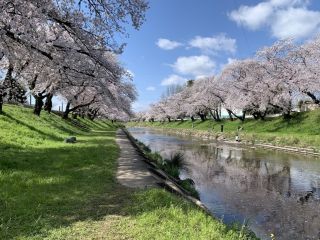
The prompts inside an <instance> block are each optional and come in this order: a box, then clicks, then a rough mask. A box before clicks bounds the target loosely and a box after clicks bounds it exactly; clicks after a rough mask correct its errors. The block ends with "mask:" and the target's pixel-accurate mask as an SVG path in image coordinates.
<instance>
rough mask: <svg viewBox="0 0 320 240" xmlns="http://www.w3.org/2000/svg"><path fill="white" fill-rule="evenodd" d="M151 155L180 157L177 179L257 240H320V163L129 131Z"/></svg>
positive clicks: (303, 157)
mask: <svg viewBox="0 0 320 240" xmlns="http://www.w3.org/2000/svg"><path fill="white" fill-rule="evenodd" d="M128 130H129V132H130V133H131V134H132V136H133V137H135V138H136V139H138V140H139V141H141V142H143V143H144V144H145V145H148V146H149V147H150V149H151V150H152V151H157V152H159V153H160V154H161V155H162V156H163V157H165V158H170V156H171V155H172V154H174V153H177V152H181V153H183V155H184V161H185V168H184V169H182V170H181V176H180V177H181V178H182V179H184V178H191V179H193V181H194V182H195V187H196V189H197V191H198V193H199V196H200V200H201V201H202V202H203V203H204V204H205V205H206V206H207V207H208V208H209V209H210V211H211V212H212V213H213V214H214V215H215V216H216V217H217V218H219V219H221V220H222V221H223V222H225V223H227V224H230V223H233V222H239V223H240V224H242V223H243V222H244V221H248V225H249V228H250V229H251V230H252V231H254V232H255V233H256V235H257V236H258V237H260V238H261V239H270V234H271V233H272V234H274V235H275V236H276V239H277V240H278V239H279V240H280V239H285V240H287V239H290V240H293V239H320V159H319V158H317V157H314V156H306V155H299V154H293V153H285V152H281V151H275V150H264V149H258V148H250V147H243V146H240V145H228V144H225V143H217V142H213V141H202V140H199V139H192V138H191V137H185V136H179V135H173V134H169V133H167V132H165V131H161V130H154V129H149V128H129V129H128Z"/></svg>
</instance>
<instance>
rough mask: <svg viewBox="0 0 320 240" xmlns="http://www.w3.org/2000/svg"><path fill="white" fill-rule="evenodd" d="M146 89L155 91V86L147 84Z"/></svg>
mask: <svg viewBox="0 0 320 240" xmlns="http://www.w3.org/2000/svg"><path fill="white" fill-rule="evenodd" d="M146 90H147V91H151V92H152V91H155V90H156V88H155V87H154V86H149V87H147V88H146Z"/></svg>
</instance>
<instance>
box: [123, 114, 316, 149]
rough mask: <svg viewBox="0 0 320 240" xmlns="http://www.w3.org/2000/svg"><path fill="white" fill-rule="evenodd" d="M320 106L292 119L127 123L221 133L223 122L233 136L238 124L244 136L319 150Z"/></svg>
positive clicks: (249, 138)
mask: <svg viewBox="0 0 320 240" xmlns="http://www.w3.org/2000/svg"><path fill="white" fill-rule="evenodd" d="M319 122H320V109H319V110H315V111H310V112H303V113H294V114H293V116H292V118H291V119H290V120H284V119H283V117H276V118H267V119H266V120H264V121H262V120H254V119H246V120H245V121H244V122H241V121H239V120H234V121H230V120H223V121H221V122H215V121H213V120H206V121H201V120H196V121H195V122H194V123H193V126H194V128H192V121H191V120H185V121H172V122H170V123H169V122H165V123H160V122H154V123H152V122H140V123H136V122H131V123H129V124H128V126H144V127H157V128H169V129H193V130H194V131H206V132H210V133H213V134H220V131H221V125H223V128H224V135H225V136H226V137H227V138H231V139H234V138H235V136H236V134H237V129H238V127H242V130H241V131H240V136H241V137H242V138H243V139H246V140H250V141H256V140H263V141H265V142H268V143H273V144H277V145H290V146H298V147H312V148H314V149H316V150H317V151H320V124H319Z"/></svg>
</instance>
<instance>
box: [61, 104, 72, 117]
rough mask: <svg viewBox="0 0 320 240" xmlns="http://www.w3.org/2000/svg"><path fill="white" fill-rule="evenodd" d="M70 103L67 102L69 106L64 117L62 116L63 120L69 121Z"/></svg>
mask: <svg viewBox="0 0 320 240" xmlns="http://www.w3.org/2000/svg"><path fill="white" fill-rule="evenodd" d="M70 105H71V103H70V101H68V102H67V106H66V110H65V111H64V113H63V115H62V118H63V119H68V115H69V113H70Z"/></svg>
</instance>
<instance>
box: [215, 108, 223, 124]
mask: <svg viewBox="0 0 320 240" xmlns="http://www.w3.org/2000/svg"><path fill="white" fill-rule="evenodd" d="M214 112H215V113H216V119H217V121H218V122H220V121H221V119H220V115H219V111H218V110H217V109H216V110H214Z"/></svg>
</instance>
